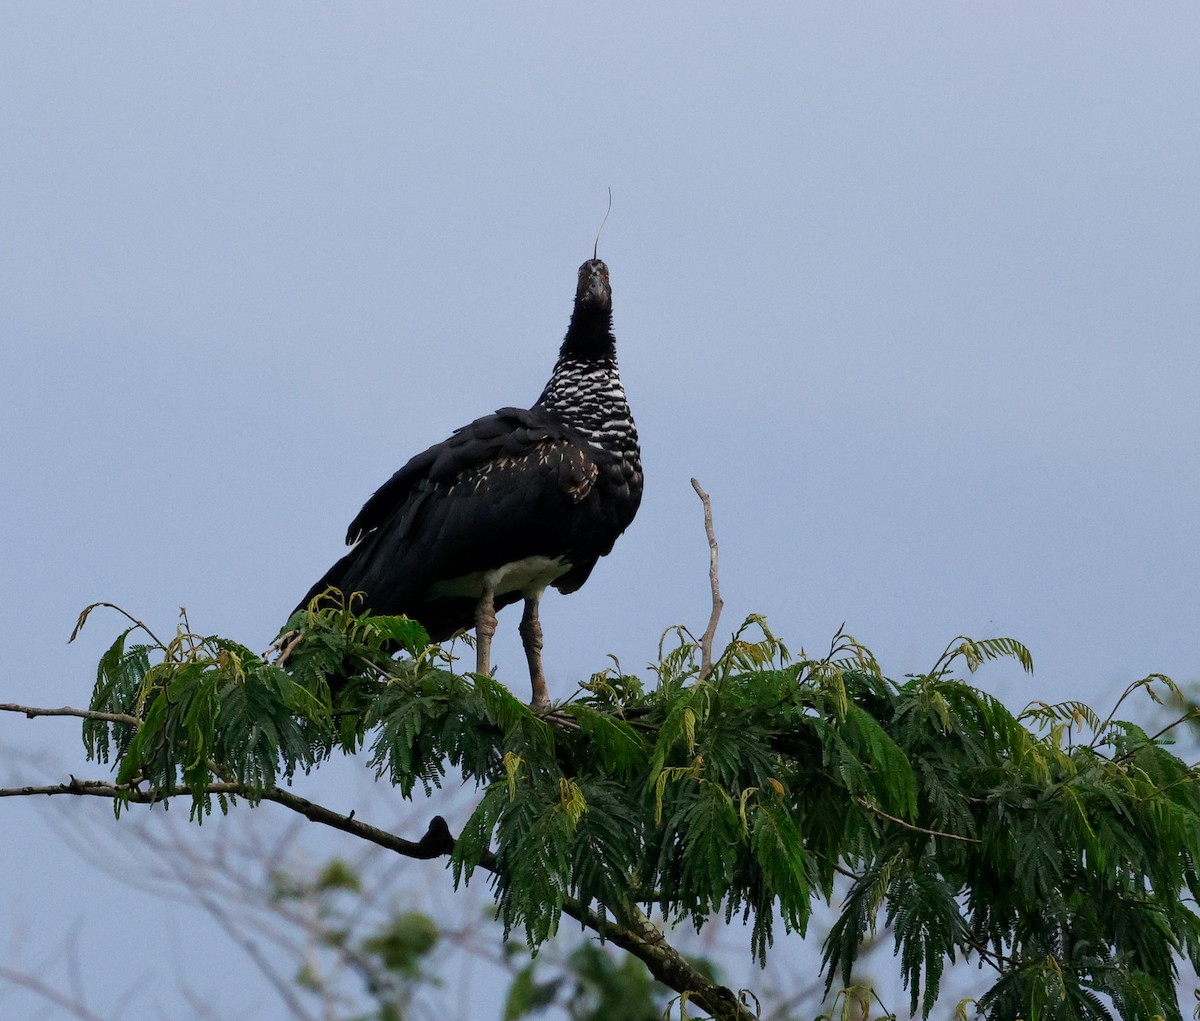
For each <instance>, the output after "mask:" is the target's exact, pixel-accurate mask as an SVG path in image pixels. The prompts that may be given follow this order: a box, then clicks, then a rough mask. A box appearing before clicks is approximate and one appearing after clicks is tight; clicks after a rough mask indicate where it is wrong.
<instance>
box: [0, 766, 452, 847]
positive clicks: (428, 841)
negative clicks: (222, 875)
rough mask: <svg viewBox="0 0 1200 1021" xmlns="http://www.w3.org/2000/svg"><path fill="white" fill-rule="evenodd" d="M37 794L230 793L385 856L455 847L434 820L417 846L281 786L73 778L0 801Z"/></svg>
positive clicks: (138, 796)
mask: <svg viewBox="0 0 1200 1021" xmlns="http://www.w3.org/2000/svg"><path fill="white" fill-rule="evenodd" d="M39 794H46V795H56V794H72V795H75V796H76V797H95V798H119V799H121V800H122V801H127V802H131V803H133V804H137V805H153V804H157V803H158V802H161V801H165V800H167V799H168V798H178V797H193V796H194V795H195V794H231V795H234V796H235V797H238V796H240V797H244V798H247V799H249V800H261V801H272V802H274V803H275V804H277V805H282V806H283V807H284V808H287V809H290V810H291V811H293V812H296V813H297V814H299V815H302V816H304V817H305V818H306V819H308V820H309V821H310V822H316V823H320V824H321V825H323V826H329V827H331V828H332V829H335V830H341V831H342V832H343V833H349V834H351V835H352V836H355V837H359V838H361V839H363V840H367V841H370V842H371V843H373V844H378V845H379V846H380V847H385V848H387V849H388V850H389V851H395V852H396V853H397V854H402V855H404V856H405V857H408V858H420V859H425V860H428V859H430V858H438V857H440V856H441V855H443V854H449V853H450V851H451V850H453V848H454V838H453V837H452V836H451V835H450V829H449V827H448V826H447V825H446V820H445V819H443V818H442V817H441V816H440V815H435V816H434V817H433V819H432V820H431V821H430V823H429V828H428V829H427V830H426V832H425V835H424V836H423V837H422V838H421V839H420V840H417V841H412V840H405V839H404V838H403V837H398V836H396V835H395V834H394V833H389V832H387V830H382V829H379V827H377V826H370V825H368V824H367V823H363V822H359V821H358V820H357V819H355V818H354V813H353V812H352V813H351V814H350V815H341V814H339V813H338V812H334V811H333V810H331V809H328V808H325V807H324V806H323V805H318V804H316V803H314V802H312V801H309V800H308V799H307V798H302V797H300V796H299V795H298V794H293V793H292V792H291V791H285V790H283V789H282V788H280V787H268V788H267V789H266V790H255V789H254V788H251V787H247V786H246V785H244V784H240V783H234V782H221V783H210V784H208V785H207V786H206V787H204V788H203V789H200V790H197V789H194V788H192V787H188V786H181V787H176V788H175V789H174V790H173V791H170V792H166V791H160V790H157V789H154V788H149V789H143V788H140V787H135V786H133V785H131V784H121V783H114V782H113V781H111V780H78V779H76V778H75V777H71V779H70V781H69V782H67V783H59V784H47V785H45V786H41V787H5V788H0V798H17V797H33V796H36V795H39Z"/></svg>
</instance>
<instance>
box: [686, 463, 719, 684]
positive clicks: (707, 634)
mask: <svg viewBox="0 0 1200 1021" xmlns="http://www.w3.org/2000/svg"><path fill="white" fill-rule="evenodd" d="M692 488H693V489H694V490H695V491H696V495H697V496H698V497H700V502H701V503H702V504H703V505H704V534H705V535H707V536H708V584H709V588H711V589H712V613H711V614H709V617H708V627H706V628H705V629H704V634H703V635H701V636H700V678H699V679H700V680H704V679H705V678H706V677H707V676H708V675H709V674H710V673H712V643H713V638H714V637H715V636H716V633H717V622H718V621H719V620H720V619H721V608H722V607H723V606H724V605H725V603H724V601H723V600H722V599H721V583H720V580H719V579H718V577H717V557H718V549H717V536H716V533H715V532H714V531H713V520H712V502H711V501H710V500H709V498H708V494H707V493H706V492H705V491H704V490H703V489H701V488H700V483H699V482H697V481H696V480H695V479H692Z"/></svg>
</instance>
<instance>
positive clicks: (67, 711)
mask: <svg viewBox="0 0 1200 1021" xmlns="http://www.w3.org/2000/svg"><path fill="white" fill-rule="evenodd" d="M0 712H5V713H23V714H24V715H25V716H28V717H29V718H30V719H31V720H32V719H33V718H34V717H35V716H77V717H79V719H81V720H105V721H107V722H108V723H128V724H129V725H130V726H133V727H139V726H141V723H142V721H141V720H139V719H138V718H137V717H136V716H128V715H126V714H125V713H102V712H97V711H96V710H95V709H75V708H74V707H72V706H69V705H64V706H61V707H59V708H58V709H47V708H44V707H42V706H33V705H17V704H16V703H15V702H0Z"/></svg>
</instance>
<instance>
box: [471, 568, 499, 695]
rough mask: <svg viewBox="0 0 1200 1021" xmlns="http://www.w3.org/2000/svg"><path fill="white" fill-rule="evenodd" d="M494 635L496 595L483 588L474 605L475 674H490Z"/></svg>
mask: <svg viewBox="0 0 1200 1021" xmlns="http://www.w3.org/2000/svg"><path fill="white" fill-rule="evenodd" d="M495 633H496V593H495V591H494V590H493V589H491V588H485V589H484V590H483V595H481V596H480V597H479V602H478V603H477V604H476V605H475V672H476V673H477V674H483V675H484V676H485V677H487V676H489V675H490V674H491V672H492V635H494V634H495Z"/></svg>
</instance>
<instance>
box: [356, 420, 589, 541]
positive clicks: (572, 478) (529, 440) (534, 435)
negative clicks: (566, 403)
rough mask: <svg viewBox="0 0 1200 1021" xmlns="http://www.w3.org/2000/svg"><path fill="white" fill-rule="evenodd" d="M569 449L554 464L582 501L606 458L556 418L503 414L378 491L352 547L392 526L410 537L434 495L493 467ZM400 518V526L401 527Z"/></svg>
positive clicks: (429, 453)
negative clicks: (599, 458) (423, 507)
mask: <svg viewBox="0 0 1200 1021" xmlns="http://www.w3.org/2000/svg"><path fill="white" fill-rule="evenodd" d="M564 447H569V448H570V450H568V451H566V454H567V456H560V457H556V458H554V459H553V467H552V468H551V467H550V464H549V463H547V468H548V469H549V470H552V471H553V472H554V474H555V477H556V481H557V483H558V485H559V486H560V487H561V488H562V490H563V491H564V492H566V493H569V494H571V495H572V496H576V497H577V498H578V497H582V495H585V494H586V490H587V489H590V487H591V483H592V481H594V479H595V476H596V472H597V466H596V463H595V460H594V457H593V456H592V454H593V453H594V455H596V456H603V455H602V452H601V451H599V450H598V449H594V448H592V450H589V447H590V445H589V444H588V443H587V440H586V438H584V437H582V436H580V435H579V434H578V433H577V432H576V431H575V430H573V429H571V428H570V427H569V426H567V425H565V424H563V423H562V422H561V421H559V420H558V419H557V418H555V417H554V416H552V415H548V414H546V413H545V412H542V411H539V410H536V409H529V410H526V409H523V408H501V409H500V410H499V411H496V412H494V413H493V414H491V415H485V416H484V417H483V418H478V419H476V420H475V421H474V422H471V423H470V424H469V425H465V426H463V427H462V428H461V429H457V430H455V432H454V433H453V435H451V436H450V437H449V438H448V439H446V440H443V441H442V442H441V443H438V444H436V445H435V446H432V447H430V448H429V449H428V450H426V451H424V452H423V453H420V454H418V455H417V456H416V457H414V458H412V460H410V461H409V462H408V463H407V464H406V465H405V466H404V467H403V468H401V469H400V470H399V471H398V472H396V474H395V475H393V476H392V477H391V478H390V479H388V481H387V482H385V483H384V484H383V485H382V486H380V487H379V489H378V490H376V491H375V493H374V495H373V496H372V497H371V498H370V499H369V500H368V501H367V502H366V503H365V504H364V505H363V508H362V510H360V511H359V512H358V516H357V517H355V519H354V520H353V521H352V522H350V527H349V529H348V530H347V532H346V542H347V544H348V545H353V544H354V543H357V542H359V541H360V540H361V539H363V538H364V537H365V536H367V535H370V534H371V533H372V532H374V531H376V530H377V529H379V528H381V527H383V526H384V525H385V524H389V522H391V523H392V527H393V528H394V527H396V526H398V530H399V533H400V534H401V535H402V534H403V533H405V532H407V531H408V527H409V526H410V524H411V522H412V521H413V520H414V518H415V517H416V514H417V512H418V511H419V509H420V506H421V504H422V503H424V502H425V498H426V497H427V496H428V495H429V494H430V493H431V492H433V491H434V490H437V489H445V488H448V487H450V486H452V485H454V484H455V483H456V482H459V481H462V480H463V479H464V478H465V477H467V476H471V475H475V476H478V477H479V478H480V479H481V480H482V479H484V478H486V476H487V475H488V474H490V473H489V471H488V470H487V469H488V466H489V465H490V466H493V468H494V469H496V468H502V467H503V466H504V465H505V464H506V463H508V464H512V463H515V462H518V461H521V460H522V459H526V458H530V457H533V456H535V455H538V454H539V453H542V454H545V453H546V452H548V451H550V450H552V449H555V448H558V449H559V451H563V448H564ZM397 515H399V516H400V520H399V521H396V520H395V519H396V517H397Z"/></svg>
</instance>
